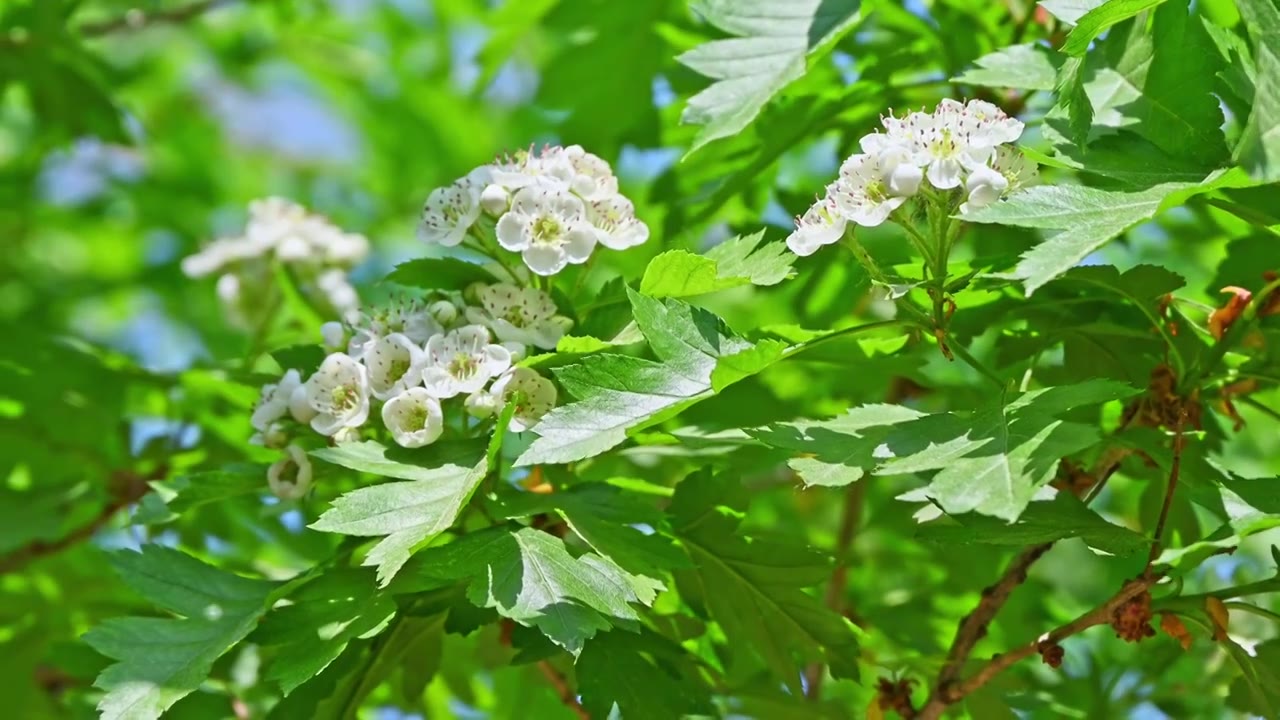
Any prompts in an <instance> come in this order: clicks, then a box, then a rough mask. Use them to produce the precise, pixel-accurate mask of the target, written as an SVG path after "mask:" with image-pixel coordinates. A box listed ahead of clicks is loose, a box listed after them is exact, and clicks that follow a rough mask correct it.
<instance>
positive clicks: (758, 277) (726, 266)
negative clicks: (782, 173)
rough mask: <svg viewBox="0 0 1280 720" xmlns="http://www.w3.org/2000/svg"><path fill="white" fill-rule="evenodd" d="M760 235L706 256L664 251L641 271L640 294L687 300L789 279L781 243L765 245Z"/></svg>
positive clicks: (789, 269)
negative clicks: (739, 287)
mask: <svg viewBox="0 0 1280 720" xmlns="http://www.w3.org/2000/svg"><path fill="white" fill-rule="evenodd" d="M763 240H764V231H763V230H761V231H760V232H757V233H755V234H753V235H739V236H737V237H735V238H733V239H732V240H726V241H725V242H723V243H720V244H719V245H717V246H715V247H714V248H712V249H711V251H710V252H708V253H707V254H706V255H695V254H693V253H691V252H688V251H686V250H668V251H667V252H664V253H662V254H661V255H659V256H657V257H655V258H654V259H653V260H651V261H650V262H649V266H648V267H647V268H645V271H644V278H643V279H642V280H641V281H640V292H642V293H644V294H645V295H648V296H649V297H655V298H665V297H690V296H693V295H703V294H706V293H710V292H716V291H717V290H725V289H728V288H732V287H738V286H741V285H776V284H778V283H780V282H782V281H783V280H786V279H787V278H789V277H791V276H792V275H793V274H794V270H793V268H792V267H791V263H792V262H793V261H794V260H795V255H792V254H791V253H790V252H789V251H788V250H787V247H786V245H785V244H784V243H767V244H765V245H761V242H762V241H763Z"/></svg>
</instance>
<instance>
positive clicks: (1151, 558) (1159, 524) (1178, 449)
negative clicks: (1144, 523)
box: [1146, 406, 1187, 575]
mask: <svg viewBox="0 0 1280 720" xmlns="http://www.w3.org/2000/svg"><path fill="white" fill-rule="evenodd" d="M1186 418H1187V410H1186V407H1185V406H1183V407H1179V408H1178V420H1177V422H1175V423H1174V426H1173V460H1172V461H1171V462H1170V463H1169V485H1168V487H1166V488H1165V491H1164V502H1163V503H1162V504H1161V505H1160V517H1159V518H1158V519H1157V520H1156V531H1155V533H1153V534H1152V537H1151V540H1152V542H1151V552H1150V553H1148V554H1147V569H1146V574H1148V575H1150V574H1151V564H1152V563H1154V562H1155V561H1156V558H1157V557H1159V556H1160V544H1161V540H1162V538H1164V525H1165V522H1166V521H1167V520H1168V519H1169V508H1170V507H1171V506H1172V505H1173V493H1174V491H1176V490H1177V489H1178V474H1179V473H1180V472H1181V470H1182V438H1183V436H1182V425H1183V422H1184V421H1185V420H1186Z"/></svg>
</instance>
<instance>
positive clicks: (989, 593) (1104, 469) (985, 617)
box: [922, 448, 1129, 717]
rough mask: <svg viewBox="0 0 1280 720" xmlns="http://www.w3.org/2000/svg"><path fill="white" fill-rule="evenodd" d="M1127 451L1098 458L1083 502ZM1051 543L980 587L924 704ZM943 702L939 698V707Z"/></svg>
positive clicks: (944, 687)
mask: <svg viewBox="0 0 1280 720" xmlns="http://www.w3.org/2000/svg"><path fill="white" fill-rule="evenodd" d="M1128 455H1129V451H1128V450H1127V449H1124V448H1113V449H1112V450H1108V451H1107V452H1104V453H1103V454H1102V457H1100V458H1098V464H1097V466H1096V467H1095V468H1094V469H1093V472H1092V473H1091V474H1092V475H1093V478H1094V481H1093V483H1091V484H1090V486H1089V494H1088V495H1087V497H1086V502H1088V501H1091V500H1093V498H1095V497H1097V496H1098V494H1099V493H1101V492H1102V488H1103V487H1104V486H1105V485H1106V483H1107V480H1109V479H1110V478H1111V476H1112V475H1114V474H1115V472H1116V470H1118V469H1119V468H1120V463H1121V462H1122V461H1123V460H1124V458H1125V457H1127V456H1128ZM1052 547H1053V542H1052V541H1050V542H1046V543H1040V544H1039V545H1032V546H1031V547H1028V548H1027V549H1025V550H1023V551H1022V552H1021V553H1019V554H1018V555H1017V556H1016V557H1015V558H1014V559H1013V562H1011V563H1009V567H1008V568H1007V569H1006V570H1005V571H1004V574H1003V575H1002V576H1001V577H1000V579H999V580H997V581H996V583H995V584H994V585H991V586H989V587H987V588H984V589H983V591H982V599H981V600H979V601H978V606H977V607H976V608H974V609H973V612H971V613H969V614H968V615H966V616H965V618H964V620H962V621H960V626H959V627H958V628H956V636H955V639H953V640H952V641H951V649H950V650H949V651H948V652H947V659H946V661H945V662H944V663H943V665H942V670H940V671H939V672H938V679H937V682H936V683H935V685H934V689H933V693H932V694H931V696H930V699H929V704H928V705H926V708H928V707H930V706H932V705H933V704H934V703H935V702H936V701H938V700H939V699H940V698H945V697H946V696H947V695H948V694H949V693H950V692H951V688H952V686H953V685H954V684H955V683H956V681H957V680H958V679H959V677H960V671H961V670H962V669H963V668H964V664H965V663H966V662H968V660H969V656H970V655H972V654H973V649H974V647H975V646H976V645H977V644H978V642H979V641H980V640H982V638H984V637H986V635H987V628H988V627H989V626H990V624H991V621H992V620H993V619H994V618H995V616H996V614H997V613H999V612H1000V609H1001V608H1003V607H1004V605H1005V603H1006V602H1008V600H1009V595H1010V594H1012V593H1013V590H1014V588H1016V587H1018V586H1019V585H1021V584H1022V583H1024V582H1026V581H1027V572H1028V571H1029V570H1030V569H1031V566H1032V565H1034V564H1035V563H1036V561H1038V560H1039V559H1040V558H1041V557H1043V556H1044V554H1045V553H1047V552H1048V551H1049V549H1050V548H1052ZM946 704H947V703H946V702H945V701H943V707H945V706H946ZM922 712H923V711H922ZM922 717H923V715H922Z"/></svg>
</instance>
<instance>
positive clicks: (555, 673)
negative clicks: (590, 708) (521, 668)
mask: <svg viewBox="0 0 1280 720" xmlns="http://www.w3.org/2000/svg"><path fill="white" fill-rule="evenodd" d="M538 669H539V670H541V671H542V674H543V675H544V676H546V678H547V682H549V683H551V687H553V688H555V691H556V694H557V695H558V696H560V702H562V703H564V706H565V707H567V708H569V709H570V710H572V711H573V714H574V715H577V716H578V717H579V718H580V719H581V720H591V715H590V714H589V713H588V712H587V710H586V708H584V707H582V703H580V702H578V696H577V694H575V693H574V692H573V688H571V687H569V681H568V680H566V679H565V677H564V675H561V674H560V671H559V670H556V669H555V667H554V666H552V664H551V662H550V661H547V660H540V661H539V662H538Z"/></svg>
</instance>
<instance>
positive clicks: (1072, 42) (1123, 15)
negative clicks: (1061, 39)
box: [1060, 0, 1164, 56]
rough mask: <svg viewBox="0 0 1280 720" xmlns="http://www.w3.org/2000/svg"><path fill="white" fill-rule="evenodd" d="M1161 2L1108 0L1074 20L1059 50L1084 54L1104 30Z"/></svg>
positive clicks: (1077, 54)
mask: <svg viewBox="0 0 1280 720" xmlns="http://www.w3.org/2000/svg"><path fill="white" fill-rule="evenodd" d="M1162 2H1164V0H1108V2H1104V3H1103V4H1101V5H1099V6H1097V7H1095V8H1093V9H1091V10H1089V12H1087V13H1085V14H1084V15H1082V16H1081V17H1080V18H1079V19H1078V20H1076V26H1075V28H1074V29H1072V31H1071V34H1070V35H1067V41H1066V42H1065V43H1063V44H1062V47H1061V48H1060V50H1061V51H1062V52H1064V53H1066V54H1068V55H1075V56H1081V55H1084V53H1085V51H1086V50H1088V49H1089V44H1090V43H1092V42H1093V41H1094V39H1095V38H1097V37H1098V36H1099V35H1101V34H1102V32H1103V31H1104V30H1106V29H1107V28H1109V27H1111V26H1112V25H1115V24H1116V23H1118V22H1121V21H1124V20H1128V19H1129V18H1131V17H1133V16H1134V15H1137V14H1138V13H1140V12H1143V11H1146V10H1150V9H1151V8H1153V7H1155V6H1157V5H1159V4H1160V3H1162Z"/></svg>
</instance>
